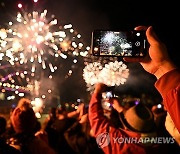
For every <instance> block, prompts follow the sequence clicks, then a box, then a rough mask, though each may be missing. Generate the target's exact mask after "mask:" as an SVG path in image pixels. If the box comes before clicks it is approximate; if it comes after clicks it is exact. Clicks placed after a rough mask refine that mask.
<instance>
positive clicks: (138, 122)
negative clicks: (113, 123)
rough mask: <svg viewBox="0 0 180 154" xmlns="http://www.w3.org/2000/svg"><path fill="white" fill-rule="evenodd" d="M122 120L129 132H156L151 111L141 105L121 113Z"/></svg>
mask: <svg viewBox="0 0 180 154" xmlns="http://www.w3.org/2000/svg"><path fill="white" fill-rule="evenodd" d="M120 120H121V122H122V123H123V125H124V126H125V127H126V128H128V129H129V130H132V131H136V132H140V133H148V132H152V131H154V130H155V122H154V117H153V114H152V112H151V110H150V109H149V108H148V107H146V106H145V105H143V104H141V103H139V104H137V105H134V106H133V107H130V108H129V109H128V110H126V111H125V112H124V113H120Z"/></svg>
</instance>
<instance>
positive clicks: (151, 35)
mask: <svg viewBox="0 0 180 154" xmlns="http://www.w3.org/2000/svg"><path fill="white" fill-rule="evenodd" d="M146 36H147V40H148V42H149V44H150V45H151V46H153V45H157V43H159V42H160V40H159V38H158V37H157V35H156V33H155V32H154V30H153V28H152V26H150V27H148V29H147V30H146Z"/></svg>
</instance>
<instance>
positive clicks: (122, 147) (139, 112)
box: [89, 26, 180, 154]
mask: <svg viewBox="0 0 180 154" xmlns="http://www.w3.org/2000/svg"><path fill="white" fill-rule="evenodd" d="M135 30H145V31H146V37H147V40H148V42H149V45H150V46H149V52H148V54H147V55H146V56H145V57H141V58H140V57H138V58H135V57H124V60H125V61H126V62H139V63H140V64H141V65H142V67H143V68H144V69H145V70H146V71H147V72H149V73H151V74H153V75H155V76H156V78H157V81H156V83H155V87H156V88H157V90H158V91H159V92H160V94H161V95H162V97H163V103H164V106H165V108H166V109H167V112H168V113H169V114H170V116H171V118H172V120H173V122H174V125H175V127H176V128H177V130H178V131H180V123H179V122H178V121H179V117H180V104H179V102H180V101H179V100H180V95H179V82H180V76H179V68H177V66H175V64H174V63H173V62H172V60H171V59H170V58H169V56H168V52H167V48H166V46H165V44H163V43H162V42H161V41H160V40H159V39H158V37H157V36H156V34H155V32H154V31H153V29H152V26H150V27H146V26H138V27H136V28H135ZM106 87H107V86H106V85H105V84H102V83H98V84H96V86H95V90H94V92H93V94H92V96H91V100H90V104H89V120H90V124H91V128H92V131H93V135H94V137H96V141H97V143H98V145H99V147H101V148H102V149H103V151H104V153H111V154H113V153H127V154H129V153H131V154H137V153H141V154H146V153H154V154H155V153H161V152H163V153H179V148H177V144H174V143H175V140H174V138H172V137H171V138H169V139H170V142H168V143H167V144H163V143H162V144H152V141H153V140H152V139H153V138H156V137H157V139H160V138H158V134H156V132H157V131H156V128H155V127H154V121H153V120H152V119H154V118H152V116H153V115H152V112H151V111H149V110H148V108H146V107H145V106H143V105H142V104H139V105H135V106H134V107H131V108H130V109H128V110H127V111H126V112H121V113H119V115H120V116H119V117H120V120H121V122H122V123H123V126H124V127H123V128H119V129H117V128H114V127H112V126H111V125H110V123H109V121H108V120H107V119H106V117H105V116H104V115H103V110H102V106H101V99H102V92H104V91H105V90H106ZM112 103H113V101H112ZM172 133H173V132H170V134H171V135H172ZM172 136H173V135H172ZM128 139H129V140H128ZM131 139H132V140H131ZM139 139H140V140H141V141H142V142H139V141H140V140H139ZM125 141H128V142H125ZM161 141H162V140H161ZM153 143H154V142H153ZM156 143H157V142H156ZM158 143H159V142H158ZM173 145H175V147H173Z"/></svg>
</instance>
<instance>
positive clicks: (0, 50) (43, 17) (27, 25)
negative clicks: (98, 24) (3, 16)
mask: <svg viewBox="0 0 180 154" xmlns="http://www.w3.org/2000/svg"><path fill="white" fill-rule="evenodd" d="M57 24H58V20H57V19H55V17H54V16H53V15H52V16H51V18H50V19H49V18H48V17H47V10H44V11H43V12H42V13H38V12H36V11H34V12H32V13H27V12H24V13H18V14H17V17H16V21H15V22H9V26H8V28H7V29H5V28H3V29H0V60H2V59H5V58H6V59H7V60H8V61H9V62H10V63H11V65H14V64H15V63H16V62H18V63H20V64H26V63H31V64H32V72H35V69H36V67H37V64H41V66H42V68H43V69H46V67H47V66H48V67H49V68H50V70H51V72H54V71H55V70H56V68H57V67H56V66H54V65H55V64H54V58H57V57H61V58H63V59H67V58H68V56H69V55H73V56H79V55H80V56H86V55H87V54H88V50H89V48H88V47H85V46H84V43H83V42H82V40H81V35H80V34H79V33H78V32H76V31H75V30H74V29H73V27H72V25H71V24H67V25H64V26H58V25H57Z"/></svg>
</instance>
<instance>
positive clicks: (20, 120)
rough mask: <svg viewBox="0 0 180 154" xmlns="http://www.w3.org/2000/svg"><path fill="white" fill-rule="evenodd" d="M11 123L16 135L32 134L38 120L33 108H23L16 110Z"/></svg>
mask: <svg viewBox="0 0 180 154" xmlns="http://www.w3.org/2000/svg"><path fill="white" fill-rule="evenodd" d="M11 121H12V125H13V127H14V130H15V131H16V133H31V132H33V131H34V129H35V125H36V122H37V119H36V117H35V113H34V111H33V109H32V108H30V107H27V106H21V107H16V108H15V109H14V111H13V113H12V115H11Z"/></svg>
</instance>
